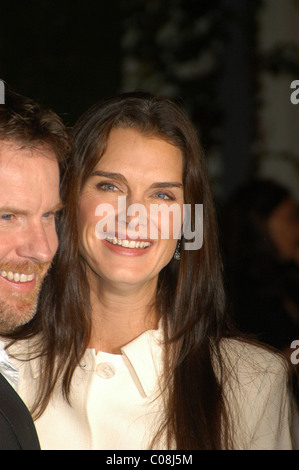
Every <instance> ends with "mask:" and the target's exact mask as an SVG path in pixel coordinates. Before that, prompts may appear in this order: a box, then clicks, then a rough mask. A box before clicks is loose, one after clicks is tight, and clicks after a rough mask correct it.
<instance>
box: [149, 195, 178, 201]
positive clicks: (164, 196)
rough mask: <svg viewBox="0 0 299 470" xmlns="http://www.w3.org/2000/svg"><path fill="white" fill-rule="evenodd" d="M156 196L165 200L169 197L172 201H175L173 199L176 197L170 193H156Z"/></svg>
mask: <svg viewBox="0 0 299 470" xmlns="http://www.w3.org/2000/svg"><path fill="white" fill-rule="evenodd" d="M154 197H156V198H158V199H164V200H167V199H169V200H171V201H173V199H174V198H173V197H172V196H170V195H169V194H166V193H156V194H155V196H154Z"/></svg>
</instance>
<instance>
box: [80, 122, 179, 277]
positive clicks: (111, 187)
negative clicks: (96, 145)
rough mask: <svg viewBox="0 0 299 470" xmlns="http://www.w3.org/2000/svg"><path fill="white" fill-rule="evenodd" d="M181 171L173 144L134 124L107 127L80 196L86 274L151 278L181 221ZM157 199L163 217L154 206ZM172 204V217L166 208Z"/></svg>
mask: <svg viewBox="0 0 299 470" xmlns="http://www.w3.org/2000/svg"><path fill="white" fill-rule="evenodd" d="M182 173H183V157H182V152H181V150H180V149H179V148H178V147H176V146H174V145H171V144H170V143H168V142H166V141H165V140H162V139H161V138H159V137H155V136H147V135H145V134H142V133H141V132H139V131H137V130H134V129H128V128H117V129H113V130H112V131H111V133H110V137H109V140H108V144H107V148H106V151H105V153H104V155H103V156H102V158H101V159H100V160H99V162H98V164H97V165H96V167H95V168H94V171H93V172H92V174H91V175H90V176H89V178H88V179H87V181H86V183H85V185H84V187H83V190H82V193H81V199H80V242H81V254H82V256H83V258H84V260H85V262H86V263H87V265H88V267H89V268H90V270H89V279H92V280H93V281H97V282H103V281H104V282H109V283H114V284H115V283H116V284H127V285H129V284H131V285H132V284H134V285H140V284H141V285H144V284H145V283H147V282H149V281H150V282H156V281H157V279H158V274H159V272H160V271H161V270H162V269H163V268H164V266H166V265H167V264H168V263H169V261H170V260H171V259H172V257H173V254H174V251H175V248H176V245H177V241H178V238H179V233H178V229H179V230H180V229H181V226H182V219H183V202H184V193H183V181H182ZM104 204H106V206H104ZM133 204H139V206H135V207H134V206H132V205H133ZM162 204H163V205H164V209H163V210H164V211H165V212H162V213H163V214H164V215H163V216H161V213H160V215H159V211H157V209H158V208H159V209H160V210H161V208H162V206H161V205H162ZM173 204H175V205H176V208H175V209H176V212H174V213H175V214H176V216H172V212H171V211H169V209H170V208H171V206H172V205H173ZM107 205H109V206H107ZM107 208H109V210H108V211H107ZM105 209H106V210H105ZM136 209H137V212H136ZM178 210H179V211H178ZM130 211H131V212H130ZM100 228H101V229H102V231H100ZM113 229H115V230H113ZM167 232H168V233H167ZM90 276H91V277H90Z"/></svg>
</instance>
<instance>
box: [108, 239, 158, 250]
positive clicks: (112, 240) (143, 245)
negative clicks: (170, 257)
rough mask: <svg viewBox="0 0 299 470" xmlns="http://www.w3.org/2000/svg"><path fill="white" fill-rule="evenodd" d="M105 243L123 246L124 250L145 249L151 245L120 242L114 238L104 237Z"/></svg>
mask: <svg viewBox="0 0 299 470" xmlns="http://www.w3.org/2000/svg"><path fill="white" fill-rule="evenodd" d="M106 240H107V242H109V243H113V245H119V246H123V247H125V248H147V247H148V246H150V245H151V243H150V242H141V241H139V240H138V241H135V240H122V239H121V238H116V237H106Z"/></svg>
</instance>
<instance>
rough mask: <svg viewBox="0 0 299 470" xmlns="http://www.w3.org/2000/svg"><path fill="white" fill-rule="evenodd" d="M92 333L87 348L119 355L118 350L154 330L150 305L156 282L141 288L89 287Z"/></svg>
mask: <svg viewBox="0 0 299 470" xmlns="http://www.w3.org/2000/svg"><path fill="white" fill-rule="evenodd" d="M90 287H91V288H90V300H91V312H92V332H91V338H90V342H89V347H90V348H94V349H95V350H96V351H104V352H109V353H113V354H119V353H120V352H121V347H122V346H124V345H125V344H127V343H129V342H130V341H132V340H133V339H135V338H137V337H138V336H140V335H141V334H142V333H144V332H145V331H147V330H149V329H155V328H157V327H158V320H159V319H158V315H157V314H156V311H155V306H154V305H153V303H154V299H155V293H156V282H150V283H147V284H146V285H143V286H141V287H140V286H135V287H134V286H125V285H123V286H111V285H110V284H107V283H104V282H98V283H97V285H96V286H95V285H93V284H92V283H91V286H90Z"/></svg>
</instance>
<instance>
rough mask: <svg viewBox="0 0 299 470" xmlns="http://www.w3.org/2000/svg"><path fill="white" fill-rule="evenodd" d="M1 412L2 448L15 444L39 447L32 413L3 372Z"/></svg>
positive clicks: (0, 388) (0, 438)
mask: <svg viewBox="0 0 299 470" xmlns="http://www.w3.org/2000/svg"><path fill="white" fill-rule="evenodd" d="M0 414H1V420H0V449H1V448H5V447H6V446H12V445H15V446H16V449H18V448H21V449H32V450H34V449H35V450H37V449H39V443H38V438H37V435H36V431H35V427H34V424H33V421H32V418H31V415H30V413H29V411H28V409H27V407H26V405H25V404H24V402H23V401H22V399H21V398H20V397H19V395H18V394H17V393H16V391H15V390H14V388H13V387H12V386H11V385H10V384H9V382H8V381H7V380H6V378H5V377H4V376H3V375H2V374H0ZM6 433H7V439H6V437H5V436H6ZM13 436H14V438H13Z"/></svg>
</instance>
